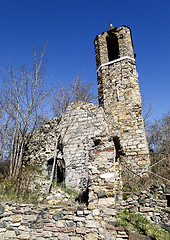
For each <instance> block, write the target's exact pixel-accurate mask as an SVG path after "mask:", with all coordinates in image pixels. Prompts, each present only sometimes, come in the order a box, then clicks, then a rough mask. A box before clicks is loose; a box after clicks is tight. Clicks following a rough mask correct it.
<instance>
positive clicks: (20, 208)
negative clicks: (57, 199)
mask: <svg viewBox="0 0 170 240" xmlns="http://www.w3.org/2000/svg"><path fill="white" fill-rule="evenodd" d="M115 214H116V212H115V210H113V209H109V208H100V209H96V208H94V207H92V206H91V208H90V207H89V209H87V208H86V207H85V206H83V205H82V206H81V205H80V206H75V207H72V206H70V207H69V206H56V205H53V206H52V205H51V206H49V205H32V204H19V203H18V204H17V203H1V204H0V240H17V239H22V240H24V239H25V240H26V239H27V240H28V239H29V240H45V239H48V240H54V239H56V240H98V239H103V240H115V239H117V240H118V239H119V240H121V239H122V240H123V239H128V236H127V234H126V232H125V231H124V229H123V228H119V227H115V226H114V222H115V217H114V216H115Z"/></svg>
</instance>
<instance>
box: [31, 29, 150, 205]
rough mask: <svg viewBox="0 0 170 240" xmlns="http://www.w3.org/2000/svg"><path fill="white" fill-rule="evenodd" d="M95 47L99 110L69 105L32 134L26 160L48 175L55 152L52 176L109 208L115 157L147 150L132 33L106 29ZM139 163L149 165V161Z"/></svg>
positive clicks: (116, 181)
mask: <svg viewBox="0 0 170 240" xmlns="http://www.w3.org/2000/svg"><path fill="white" fill-rule="evenodd" d="M94 44H95V54H96V66H97V80H98V99H99V106H97V105H95V104H92V103H85V102H78V103H72V104H71V105H70V106H69V107H68V109H67V111H66V112H65V113H63V114H62V116H61V119H60V121H59V119H58V118H54V119H52V120H50V121H49V122H48V123H46V124H45V125H43V126H42V127H41V128H40V129H39V130H37V131H36V132H35V133H34V134H33V137H32V138H31V139H30V141H29V143H28V146H27V152H26V160H27V161H29V162H31V163H32V162H36V163H37V164H38V165H39V166H40V167H41V168H42V173H43V176H50V174H51V170H52V165H53V161H54V152H55V149H57V164H56V168H55V176H54V177H56V178H57V179H58V181H59V182H62V181H64V182H65V184H66V186H68V187H71V188H75V189H77V190H80V191H83V192H87V191H88V192H89V193H88V194H89V201H93V202H95V203H96V204H100V203H101V204H103V202H102V201H103V200H102V199H103V198H105V197H107V201H108V202H109V203H114V201H115V197H116V196H115V194H114V193H115V191H116V189H118V188H119V186H120V185H121V176H120V163H119V157H120V155H125V156H127V155H130V156H131V155H135V154H136V155H139V154H145V153H148V146H147V141H146V136H145V129H144V124H143V118H142V112H141V97H140V91H139V84H138V73H137V70H136V63H135V56H134V52H133V43H132V36H131V30H130V29H129V28H128V27H126V26H121V27H120V28H114V27H113V26H112V25H111V27H110V29H109V30H108V31H106V32H103V33H102V34H100V35H97V36H96V38H95V40H94ZM130 161H133V158H131V160H130ZM142 164H143V165H145V166H146V165H148V164H149V159H148V161H143V162H142ZM100 197H102V198H100ZM104 201H105V202H106V199H105V200H104Z"/></svg>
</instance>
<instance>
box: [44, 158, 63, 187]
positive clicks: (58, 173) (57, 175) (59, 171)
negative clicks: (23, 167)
mask: <svg viewBox="0 0 170 240" xmlns="http://www.w3.org/2000/svg"><path fill="white" fill-rule="evenodd" d="M53 162H54V159H53V158H51V159H50V160H48V163H47V169H48V176H49V177H51V173H52V168H53ZM53 179H56V180H57V182H63V181H64V179H65V163H64V160H63V159H57V162H56V166H55V170H54V177H53Z"/></svg>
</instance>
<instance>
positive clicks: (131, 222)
mask: <svg viewBox="0 0 170 240" xmlns="http://www.w3.org/2000/svg"><path fill="white" fill-rule="evenodd" d="M116 217H117V219H118V225H119V226H121V227H125V228H126V227H127V226H130V227H131V228H132V229H134V230H136V231H137V232H139V233H141V234H144V235H147V236H151V237H153V238H155V239H156V240H162V239H164V240H168V239H169V237H170V235H169V233H168V232H167V231H165V230H163V229H161V228H159V227H158V226H157V225H155V224H152V223H151V222H150V221H149V220H148V219H147V218H145V217H144V216H143V215H141V214H135V213H130V212H128V211H126V210H125V211H124V212H123V213H121V214H117V216H116Z"/></svg>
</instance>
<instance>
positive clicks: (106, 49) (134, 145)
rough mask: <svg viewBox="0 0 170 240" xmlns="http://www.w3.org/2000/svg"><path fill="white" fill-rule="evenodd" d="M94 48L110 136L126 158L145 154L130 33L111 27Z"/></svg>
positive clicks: (98, 36)
mask: <svg viewBox="0 0 170 240" xmlns="http://www.w3.org/2000/svg"><path fill="white" fill-rule="evenodd" d="M94 44H95V54H96V65H97V80H98V99H99V105H100V106H101V107H103V109H104V111H105V114H106V120H107V123H108V126H109V131H110V134H112V135H113V136H115V137H116V138H117V139H118V141H119V144H120V146H121V148H122V149H123V151H124V153H125V154H126V155H133V154H145V153H148V145H147V140H146V136H145V128H144V123H143V118H142V111H141V96H140V91H139V84H138V73H137V70H136V63H135V56H134V52H133V43H132V36H131V30H130V29H129V28H128V27H126V26H121V27H120V28H114V27H113V26H112V25H111V26H110V29H109V30H108V31H106V32H103V33H102V34H100V35H97V36H96V38H95V41H94Z"/></svg>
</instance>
